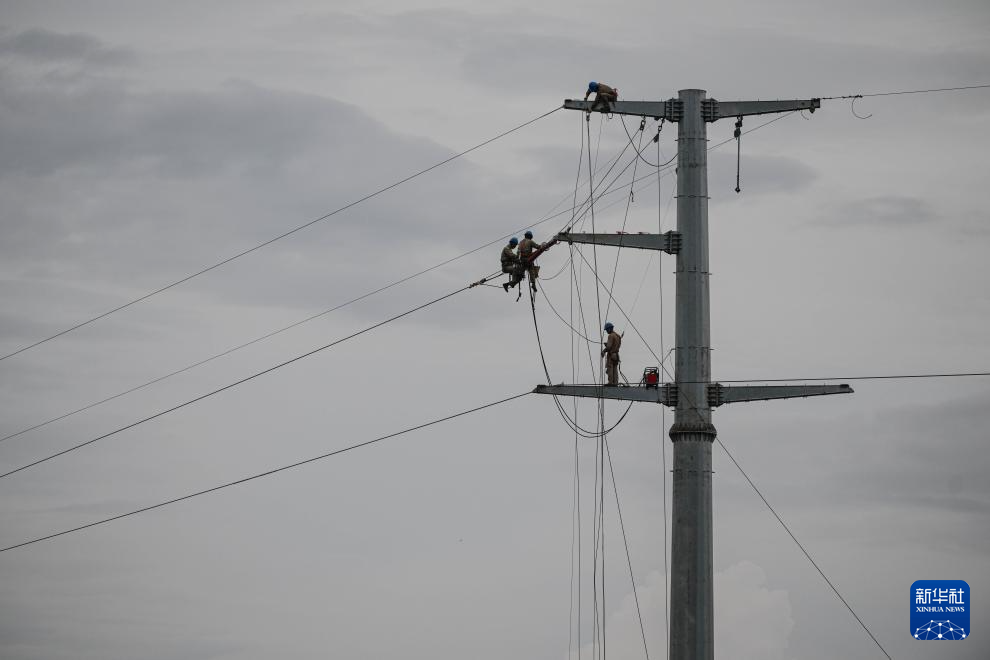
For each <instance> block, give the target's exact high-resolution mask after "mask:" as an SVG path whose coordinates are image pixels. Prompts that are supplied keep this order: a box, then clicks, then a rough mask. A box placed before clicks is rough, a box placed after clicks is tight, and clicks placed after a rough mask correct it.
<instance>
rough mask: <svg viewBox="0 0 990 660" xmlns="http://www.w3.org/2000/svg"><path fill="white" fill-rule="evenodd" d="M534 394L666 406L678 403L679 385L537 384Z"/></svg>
mask: <svg viewBox="0 0 990 660" xmlns="http://www.w3.org/2000/svg"><path fill="white" fill-rule="evenodd" d="M533 394H553V395H554V396H579V397H587V398H592V399H615V400H618V401H638V402H641V403H659V404H662V405H665V406H675V405H677V386H676V385H670V384H664V385H662V386H660V387H644V386H642V385H635V386H632V387H620V386H618V385H564V384H561V385H537V386H536V389H534V390H533Z"/></svg>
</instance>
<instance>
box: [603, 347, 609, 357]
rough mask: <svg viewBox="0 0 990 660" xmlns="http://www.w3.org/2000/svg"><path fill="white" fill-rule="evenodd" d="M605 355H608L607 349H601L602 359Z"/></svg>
mask: <svg viewBox="0 0 990 660" xmlns="http://www.w3.org/2000/svg"><path fill="white" fill-rule="evenodd" d="M606 353H608V349H607V348H603V349H602V357H605V354H606Z"/></svg>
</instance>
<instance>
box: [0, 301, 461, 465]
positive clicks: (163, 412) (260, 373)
mask: <svg viewBox="0 0 990 660" xmlns="http://www.w3.org/2000/svg"><path fill="white" fill-rule="evenodd" d="M470 288H471V287H470V286H466V287H462V288H460V289H457V290H456V291H452V292H450V293H448V294H445V295H443V296H440V297H439V298H434V299H433V300H431V301H429V302H426V303H423V304H422V305H419V306H417V307H413V308H412V309H409V310H406V311H405V312H402V313H401V314H396V315H395V316H392V317H390V318H388V319H385V320H384V321H379V322H378V323H375V324H374V325H370V326H368V327H367V328H364V329H363V330H358V331H357V332H354V333H352V334H350V335H347V336H346V337H342V338H341V339H337V340H335V341H332V342H330V343H329V344H324V345H323V346H320V347H319V348H314V349H313V350H311V351H308V352H306V353H303V354H302V355H297V356H296V357H294V358H291V359H289V360H286V361H285V362H281V363H279V364H276V365H275V366H273V367H268V368H267V369H264V370H262V371H258V372H256V373H253V374H251V375H250V376H247V377H246V378H241V379H240V380H238V381H235V382H233V383H230V384H228V385H224V386H223V387H220V388H217V389H215V390H213V391H211V392H207V393H206V394H201V395H200V396H197V397H195V398H193V399H189V400H188V401H185V402H183V403H180V404H179V405H176V406H172V407H171V408H168V409H166V410H161V411H159V412H157V413H155V414H153V415H149V416H148V417H145V418H143V419H140V420H138V421H136V422H132V423H130V424H128V425H126V426H121V427H119V428H117V429H114V430H113V431H110V432H109V433H104V434H103V435H101V436H98V437H96V438H93V439H92V440H87V441H86V442H81V443H79V444H77V445H73V446H72V447H69V448H68V449H63V450H62V451H60V452H56V453H54V454H51V455H50V456H46V457H45V458H41V459H38V460H36V461H34V462H32V463H28V464H27V465H22V466H21V467H19V468H16V469H14V470H11V471H9V472H5V473H3V474H0V479H3V478H4V477H9V476H10V475H12V474H16V473H18V472H21V471H22V470H27V469H28V468H32V467H34V466H36V465H40V464H41V463H45V462H47V461H50V460H52V459H54V458H58V457H59V456H63V455H65V454H68V453H69V452H73V451H75V450H77V449H82V448H83V447H86V446H88V445H91V444H93V443H94V442H98V441H100V440H103V439H105V438H109V437H110V436H112V435H116V434H118V433H120V432H122V431H126V430H128V429H132V428H134V427H135V426H139V425H140V424H144V423H145V422H149V421H151V420H153V419H157V418H158V417H162V416H163V415H167V414H169V413H171V412H175V411H176V410H179V409H180V408H185V407H186V406H188V405H190V404H193V403H196V402H197V401H202V400H203V399H206V398H209V397H211V396H213V395H214V394H219V393H220V392H224V391H226V390H229V389H232V388H234V387H237V386H238V385H241V384H243V383H246V382H248V381H249V380H253V379H255V378H258V377H259V376H263V375H265V374H268V373H271V372H273V371H275V370H276V369H280V368H282V367H284V366H286V365H289V364H292V363H293V362H298V361H299V360H302V359H303V358H306V357H309V356H311V355H314V354H316V353H319V352H320V351H323V350H326V349H328V348H330V347H332V346H336V345H337V344H341V343H343V342H345V341H347V340H349V339H353V338H355V337H357V336H358V335H362V334H364V333H366V332H368V331H370V330H374V329H375V328H380V327H381V326H383V325H385V324H386V323H391V322H392V321H395V320H397V319H400V318H402V317H403V316H408V315H409V314H412V313H413V312H417V311H419V310H421V309H423V308H425V307H429V306H430V305H434V304H436V303H438V302H440V301H442V300H446V299H447V298H450V297H452V296H455V295H457V294H458V293H461V292H462V291H467V290H468V289H470Z"/></svg>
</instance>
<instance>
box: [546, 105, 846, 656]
mask: <svg viewBox="0 0 990 660" xmlns="http://www.w3.org/2000/svg"><path fill="white" fill-rule="evenodd" d="M820 105H821V101H820V99H807V100H789V101H730V102H719V101H716V100H715V99H709V98H706V96H705V91H704V90H700V89H682V90H681V91H680V92H679V93H678V97H677V98H676V99H669V100H667V101H658V102H654V101H613V102H612V103H610V104H605V105H604V107H600V105H599V104H598V102H597V101H595V102H590V101H575V100H570V99H568V100H566V101H564V108H567V109H571V110H580V111H584V112H593V111H599V112H609V113H612V114H620V115H635V116H639V117H653V118H654V119H656V120H659V119H661V118H663V119H666V120H667V121H669V122H676V123H677V231H676V232H667V233H666V234H654V235H644V234H636V235H626V234H573V233H563V234H558V235H557V237H556V238H557V240H559V241H567V242H568V243H591V244H596V245H611V246H615V247H630V248H639V249H652V250H661V251H664V252H667V253H668V254H673V255H676V257H677V271H676V284H677V291H676V301H675V307H676V309H675V312H676V321H675V323H676V340H675V341H676V346H675V350H674V355H675V367H674V382H673V383H664V384H662V385H658V386H649V385H638V386H632V387H616V386H607V385H540V386H537V388H536V389H535V390H534V392H536V393H540V394H553V395H557V396H581V397H593V398H606V399H619V400H623V401H643V402H651V403H659V404H662V405H666V406H670V407H673V408H675V413H674V424H673V426H671V428H670V439H671V441H672V442H673V445H674V467H673V504H672V508H673V522H672V537H671V566H670V573H671V574H670V660H713V658H714V655H715V652H714V616H713V605H714V603H713V601H714V597H713V585H712V581H713V568H712V444H713V443H714V441H715V435H716V431H715V426H714V425H713V424H712V408H714V407H717V406H720V405H722V404H725V403H733V402H741V401H763V400H768V399H786V398H793V397H807V396H819V395H825V394H844V393H850V392H852V388H850V387H849V386H848V385H845V384H842V385H780V386H725V385H721V384H719V383H713V382H712V380H711V337H710V336H711V332H710V329H711V326H710V322H709V301H710V298H709V287H708V280H709V270H708V150H707V144H708V137H707V124H708V123H710V122H715V121H717V120H719V119H723V118H737V119H740V120H741V118H742V117H743V116H746V115H761V114H771V113H778V112H789V111H794V110H808V111H810V112H814V111H815V109H816V108H818V107H819V106H820ZM660 366H661V367H662V366H663V365H660Z"/></svg>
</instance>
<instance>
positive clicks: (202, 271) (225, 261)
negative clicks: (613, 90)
mask: <svg viewBox="0 0 990 660" xmlns="http://www.w3.org/2000/svg"><path fill="white" fill-rule="evenodd" d="M560 109H561V108H560V107H557V108H554V109H553V110H550V111H548V112H544V113H543V114H541V115H538V116H537V117H534V118H533V119H530V120H528V121H525V122H523V123H522V124H519V125H518V126H515V127H514V128H510V129H509V130H507V131H503V132H501V133H499V134H498V135H496V136H495V137H492V138H489V139H487V140H485V141H484V142H479V143H478V144H476V145H474V146H473V147H470V148H469V149H465V150H464V151H461V152H458V153H456V154H454V155H453V156H450V157H449V158H445V159H444V160H442V161H440V162H438V163H434V164H433V165H430V166H429V167H426V168H424V169H422V170H419V171H418V172H415V173H413V174H410V175H409V176H407V177H405V178H403V179H400V180H399V181H396V182H394V183H391V184H389V185H387V186H385V187H383V188H379V189H378V190H376V191H374V192H372V193H369V194H367V195H365V196H364V197H361V198H360V199H357V200H355V201H353V202H350V203H348V204H345V205H344V206H341V207H339V208H337V209H334V210H333V211H331V212H329V213H327V214H325V215H322V216H320V217H319V218H316V219H315V220H310V221H309V222H306V223H304V224H301V225H299V226H298V227H295V228H294V229H290V230H289V231H286V232H283V233H281V234H279V235H278V236H275V237H273V238H270V239H268V240H267V241H264V242H262V243H259V244H257V245H255V246H254V247H251V248H248V249H246V250H242V251H241V252H238V253H237V254H234V255H232V256H230V257H227V258H226V259H223V260H221V261H218V262H217V263H215V264H213V265H211V266H207V267H205V268H202V269H200V270H198V271H196V272H195V273H192V274H190V275H187V276H185V277H183V278H181V279H178V280H176V281H174V282H172V283H171V284H167V285H165V286H162V287H160V288H158V289H155V290H154V291H151V292H150V293H146V294H144V295H142V296H139V297H137V298H134V299H133V300H131V301H129V302H127V303H124V304H123V305H119V306H117V307H114V308H113V309H111V310H109V311H107V312H103V313H102V314H99V315H97V316H94V317H92V318H90V319H88V320H86V321H82V322H80V323H77V324H75V325H73V326H71V327H69V328H66V329H64V330H61V331H59V332H56V333H55V334H53V335H50V336H48V337H45V338H44V339H40V340H38V341H35V342H34V343H32V344H29V345H27V346H23V347H21V348H19V349H17V350H16V351H13V352H12V353H7V354H6V355H2V356H0V361H2V360H6V359H7V358H9V357H13V356H15V355H17V354H19V353H23V352H24V351H27V350H29V349H32V348H34V347H36V346H40V345H41V344H44V343H46V342H49V341H51V340H53V339H57V338H58V337H61V336H62V335H65V334H68V333H70V332H72V331H73V330H78V329H79V328H82V327H84V326H87V325H89V324H90V323H93V322H95V321H98V320H100V319H102V318H105V317H107V316H110V315H111V314H113V313H115V312H119V311H121V310H123V309H126V308H128V307H130V306H132V305H136V304H137V303H139V302H141V301H143V300H147V299H148V298H151V297H152V296H156V295H158V294H159V293H162V292H164V291H168V290H169V289H172V288H174V287H177V286H179V285H180V284H184V283H185V282H188V281H189V280H192V279H194V278H196V277H199V276H200V275H203V274H205V273H208V272H210V271H212V270H215V269H217V268H220V267H221V266H224V265H226V264H229V263H230V262H232V261H234V260H235V259H240V258H241V257H243V256H246V255H248V254H251V253H252V252H255V251H257V250H260V249H261V248H263V247H266V246H268V245H271V244H272V243H274V242H276V241H279V240H281V239H283V238H286V237H287V236H291V235H292V234H295V233H296V232H298V231H301V230H303V229H306V228H307V227H311V226H312V225H315V224H317V223H318V222H322V221H324V220H326V219H327V218H330V217H332V216H335V215H337V214H338V213H341V212H342V211H346V210H347V209H350V208H353V207H355V206H357V205H358V204H361V203H362V202H366V201H368V200H369V199H372V198H373V197H377V196H378V195H381V194H382V193H385V192H388V191H389V190H392V189H393V188H397V187H398V186H401V185H402V184H404V183H407V182H409V181H412V180H413V179H415V178H417V177H419V176H422V175H424V174H426V173H428V172H431V171H432V170H435V169H437V168H438V167H442V166H443V165H446V164H447V163H449V162H451V161H453V160H456V159H458V158H460V157H462V156H465V155H467V154H469V153H471V152H472V151H476V150H477V149H480V148H481V147H484V146H486V145H488V144H491V143H492V142H494V141H496V140H498V139H500V138H503V137H505V136H507V135H509V134H511V133H514V132H516V131H518V130H520V129H522V128H525V127H527V126H529V125H530V124H533V123H536V122H537V121H539V120H541V119H544V118H545V117H549V116H550V115H552V114H553V113H555V112H557V111H558V110H560Z"/></svg>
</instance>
